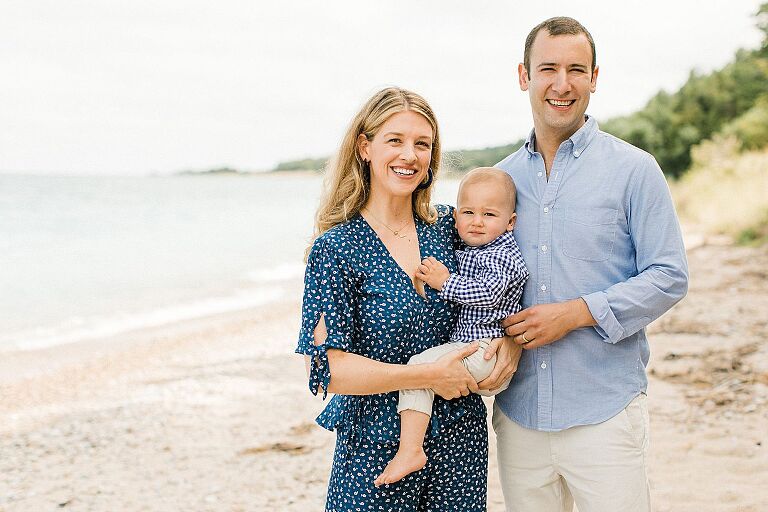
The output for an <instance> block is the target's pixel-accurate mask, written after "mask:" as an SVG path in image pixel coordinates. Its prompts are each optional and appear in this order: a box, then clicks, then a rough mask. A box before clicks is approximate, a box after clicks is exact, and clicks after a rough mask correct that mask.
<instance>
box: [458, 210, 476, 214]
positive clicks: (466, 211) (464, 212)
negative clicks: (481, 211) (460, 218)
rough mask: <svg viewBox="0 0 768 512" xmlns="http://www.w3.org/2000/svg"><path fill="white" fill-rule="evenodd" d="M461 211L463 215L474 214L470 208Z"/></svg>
mask: <svg viewBox="0 0 768 512" xmlns="http://www.w3.org/2000/svg"><path fill="white" fill-rule="evenodd" d="M461 213H463V214H464V215H474V214H475V212H473V211H472V210H464V211H463V212H461Z"/></svg>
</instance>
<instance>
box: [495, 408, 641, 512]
mask: <svg viewBox="0 0 768 512" xmlns="http://www.w3.org/2000/svg"><path fill="white" fill-rule="evenodd" d="M493 429H494V430H495V431H496V443H497V452H498V455H497V456H498V461H499V476H500V478H501V487H502V491H503V492H504V502H505V503H506V507H507V511H509V512H512V511H514V512H570V511H571V510H573V503H574V501H575V502H576V506H577V507H578V509H579V512H635V511H638V512H648V511H650V510H651V505H650V490H649V487H648V476H647V459H648V408H647V404H646V396H645V395H644V394H640V395H639V396H637V397H636V398H635V399H634V400H632V402H630V403H629V405H628V406H627V407H626V408H625V409H623V410H622V411H620V412H619V413H618V414H617V415H616V416H614V417H613V418H611V419H609V420H607V421H604V422H603V423H598V424H596V425H584V426H579V427H572V428H569V429H566V430H563V431H560V432H540V431H537V430H530V429H527V428H523V427H521V426H519V425H518V424H517V423H515V422H514V421H512V420H510V419H509V418H508V417H507V416H506V415H505V414H504V413H503V412H502V411H501V410H500V409H499V407H498V406H497V405H494V408H493Z"/></svg>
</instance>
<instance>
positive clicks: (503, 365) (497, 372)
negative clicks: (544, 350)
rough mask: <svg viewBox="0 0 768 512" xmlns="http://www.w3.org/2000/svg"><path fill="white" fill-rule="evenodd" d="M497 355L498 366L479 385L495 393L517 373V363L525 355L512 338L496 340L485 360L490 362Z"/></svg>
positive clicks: (506, 337) (488, 349)
mask: <svg viewBox="0 0 768 512" xmlns="http://www.w3.org/2000/svg"><path fill="white" fill-rule="evenodd" d="M494 354H496V365H495V366H494V367H493V371H492V372H491V374H490V375H489V376H488V377H486V378H485V379H483V380H481V381H480V382H478V383H477V385H478V387H479V388H480V389H487V390H489V391H493V390H495V389H498V388H499V387H500V386H501V385H502V384H503V383H504V382H506V380H507V379H509V378H511V377H512V375H514V374H515V372H516V371H517V363H519V362H520V356H521V355H522V354H523V348H522V347H521V346H520V345H517V344H515V342H514V341H513V339H512V337H510V336H504V337H503V338H495V339H494V340H493V341H491V344H490V345H489V347H488V348H487V349H485V359H486V360H488V359H490V358H491V357H493V355H494Z"/></svg>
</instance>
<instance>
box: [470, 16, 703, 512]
mask: <svg viewBox="0 0 768 512" xmlns="http://www.w3.org/2000/svg"><path fill="white" fill-rule="evenodd" d="M598 71H599V70H598V67H597V65H596V63H595V46H594V42H593V40H592V36H591V35H590V34H589V32H588V31H587V30H586V29H585V28H584V27H583V26H582V25H581V24H580V23H578V22H577V21H576V20H573V19H571V18H552V19H549V20H546V21H545V22H543V23H541V24H540V25H538V26H537V27H535V28H534V29H533V30H532V31H531V33H530V34H529V36H528V38H527V40H526V43H525V55H524V63H523V64H520V65H519V67H518V74H519V79H520V88H521V89H522V90H523V91H528V95H529V98H530V102H531V110H532V113H533V125H534V128H533V131H532V132H531V134H530V136H529V137H528V140H527V141H526V143H525V145H524V146H523V147H522V148H520V150H518V151H517V152H515V153H513V154H512V155H510V156H508V157H507V158H505V159H504V160H502V161H501V162H500V163H499V164H497V167H500V168H501V169H503V170H505V171H507V172H508V173H509V174H510V175H511V176H512V177H513V178H514V180H515V183H516V184H517V191H518V207H517V208H518V209H517V212H518V221H517V227H516V229H515V233H516V236H517V239H518V241H519V245H520V249H521V251H522V254H523V258H524V259H525V261H526V263H527V265H528V268H529V271H530V279H529V280H528V282H527V284H526V285H525V292H524V295H523V301H522V302H523V308H524V309H523V310H522V311H521V312H519V313H517V314H515V315H512V316H510V317H507V318H506V319H505V320H504V321H502V325H503V326H504V327H505V328H506V332H507V334H508V335H509V336H511V337H512V338H511V339H512V340H513V341H514V343H516V344H518V345H521V346H522V347H523V348H524V349H525V350H524V351H523V355H522V357H521V359H520V362H519V367H518V368H517V372H516V374H515V378H514V379H513V380H512V383H511V385H510V387H509V388H508V389H507V390H506V391H504V392H502V393H501V394H499V395H498V396H497V399H496V403H495V406H494V415H493V424H494V429H495V430H496V435H497V442H498V457H499V472H500V476H501V482H502V487H503V491H504V497H505V501H506V503H507V510H510V511H513V510H514V511H518V510H520V511H536V512H546V511H566V510H567V511H570V510H572V508H573V503H574V500H575V502H576V505H577V506H578V509H579V511H580V512H593V511H606V512H607V511H610V512H617V511H622V512H626V511H647V510H650V497H649V488H648V478H647V469H648V466H647V458H648V413H647V407H646V400H645V392H646V388H647V378H646V375H645V366H646V364H647V363H648V356H649V347H648V341H647V339H646V336H645V327H646V326H647V325H648V324H649V323H650V322H652V321H653V320H655V319H656V318H658V317H659V316H661V315H662V314H663V313H664V312H665V311H667V310H668V309H669V308H671V307H672V306H673V305H674V304H675V303H677V302H678V301H679V300H680V299H681V298H682V297H683V296H684V295H685V294H686V292H687V289H688V269H687V263H686V259H685V249H684V247H683V242H682V237H681V234H680V228H679V224H678V221H677V218H676V215H675V210H674V206H673V204H672V200H671V197H670V194H669V189H668V187H667V184H666V181H665V180H664V175H663V174H662V172H661V169H659V166H658V164H657V163H656V161H655V160H654V159H653V157H652V156H651V155H649V154H647V153H645V152H643V151H641V150H639V149H637V148H635V147H633V146H631V145H630V144H628V143H626V142H624V141H621V140H619V139H617V138H615V137H613V136H611V135H608V134H606V133H604V132H601V131H600V130H599V129H598V126H597V123H596V121H595V120H594V119H593V118H591V117H589V116H585V112H586V109H587V105H588V104H589V98H590V94H591V93H593V92H595V89H596V85H597V76H598ZM507 340H508V339H507ZM513 354H514V351H513V347H512V345H511V342H510V341H506V342H505V343H502V344H501V347H500V349H499V358H500V359H502V358H503V357H504V356H505V355H506V356H507V357H508V358H510V357H511V359H512V361H511V362H509V363H508V367H507V368H506V369H505V370H503V371H502V370H499V372H498V373H495V374H492V375H491V377H489V380H488V381H487V382H483V383H481V386H480V387H481V388H488V387H490V388H492V387H494V385H495V384H496V382H497V381H500V380H502V379H503V378H504V376H505V375H503V373H505V372H511V371H512V369H513V367H514V359H515V358H514V357H513ZM499 366H500V365H499V364H497V368H498V367H499ZM497 377H499V378H498V380H497Z"/></svg>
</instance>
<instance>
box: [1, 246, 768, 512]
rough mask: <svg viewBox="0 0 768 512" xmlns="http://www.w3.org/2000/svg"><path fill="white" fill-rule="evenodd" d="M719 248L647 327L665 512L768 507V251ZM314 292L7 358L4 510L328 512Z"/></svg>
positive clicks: (655, 476)
mask: <svg viewBox="0 0 768 512" xmlns="http://www.w3.org/2000/svg"><path fill="white" fill-rule="evenodd" d="M714 242H715V243H700V244H696V247H692V248H690V250H689V260H690V265H691V287H690V293H689V295H688V297H687V298H686V299H685V300H684V301H683V302H682V303H681V304H679V305H678V306H677V307H675V308H674V309H673V310H672V311H671V312H670V313H668V314H667V315H666V316H664V317H663V318H662V319H660V320H659V321H657V322H656V323H654V324H653V325H652V326H651V328H650V339H651V345H652V359H651V363H650V366H649V376H650V389H649V395H650V407H651V426H652V445H651V454H652V459H651V463H650V467H651V486H652V492H653V502H654V509H655V510H658V511H675V512H684V511H691V512H693V511H696V512H702V511H734V512H735V511H741V512H752V511H755V512H757V511H763V510H768V488H767V487H766V485H765V484H766V482H767V481H768V447H767V446H766V444H767V443H768V343H767V342H766V338H767V337H768V313H766V312H767V311H768V270H766V269H768V247H762V248H747V247H736V246H731V245H727V244H724V243H722V242H720V243H717V241H714ZM300 286H301V284H300V283H298V282H296V283H295V284H294V285H293V291H294V292H295V293H291V294H289V296H290V299H286V300H285V301H283V302H280V303H276V304H271V305H269V306H267V307H262V308H259V309H255V310H249V311H241V312H237V313H231V314H226V315H219V316H216V317H211V318H205V319H201V320H195V321H188V322H184V323H182V324H178V325H172V326H166V327H162V328H155V329H151V330H145V331H138V332H132V333H129V334H124V335H121V336H119V337H116V338H114V339H106V340H94V341H90V342H84V343H78V344H71V345H66V346H59V347H52V348H47V349H42V350H36V351H27V352H3V353H1V354H0V417H2V421H0V511H2V512H29V511H35V512H36V511H49V510H74V511H177V510H193V511H286V512H287V511H296V512H298V511H312V510H322V504H323V500H324V491H325V485H326V481H327V477H328V471H329V468H330V460H331V451H332V448H333V442H334V435H333V434H332V433H330V432H327V431H324V430H322V429H321V428H319V427H318V426H316V425H315V424H314V422H313V419H314V417H315V416H316V414H317V413H318V412H319V411H320V410H321V408H322V407H323V402H322V401H321V400H320V399H318V398H315V397H313V396H312V395H310V393H309V392H308V390H307V387H306V381H305V377H304V368H303V362H302V361H301V358H300V357H298V356H295V355H294V354H293V347H294V340H295V338H296V332H297V328H298V317H299V306H300V304H299V299H300ZM276 343H277V344H279V346H280V347H284V350H283V351H281V352H279V353H275V351H274V349H271V348H269V347H274V346H275V344H276ZM488 404H489V405H490V402H488ZM493 444H494V440H493V439H491V461H490V472H489V474H490V477H489V498H488V509H489V511H492V512H494V511H501V510H503V499H502V496H501V492H500V489H499V485H498V476H497V474H496V471H497V470H496V465H495V461H494V453H495V451H494V449H493Z"/></svg>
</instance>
